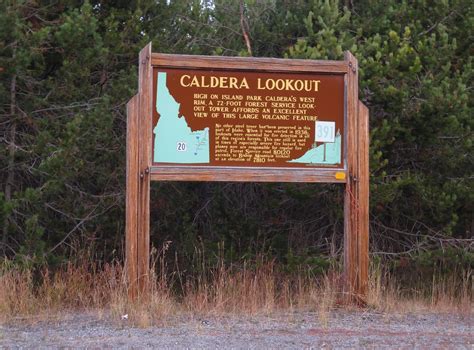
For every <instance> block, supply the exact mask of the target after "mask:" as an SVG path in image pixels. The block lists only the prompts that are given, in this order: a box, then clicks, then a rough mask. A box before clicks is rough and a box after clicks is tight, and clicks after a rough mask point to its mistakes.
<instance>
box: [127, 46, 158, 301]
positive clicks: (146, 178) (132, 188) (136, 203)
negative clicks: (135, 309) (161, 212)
mask: <svg viewBox="0 0 474 350" xmlns="http://www.w3.org/2000/svg"><path fill="white" fill-rule="evenodd" d="M152 91H153V68H152V65H151V43H150V44H148V45H147V46H145V47H144V48H143V49H142V50H141V51H140V54H139V67H138V94H137V95H136V96H135V97H133V98H132V100H130V102H129V103H128V105H127V193H126V201H127V203H126V211H127V213H126V220H127V222H126V225H125V227H126V231H127V232H126V240H127V243H126V254H125V255H126V257H125V261H126V271H127V282H128V289H129V291H128V295H129V297H130V298H131V299H136V298H137V297H140V298H144V297H147V295H148V291H149V283H150V281H149V270H150V166H151V140H152V137H151V131H152V104H153V96H152V94H153V92H152Z"/></svg>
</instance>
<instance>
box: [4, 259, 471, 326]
mask: <svg viewBox="0 0 474 350" xmlns="http://www.w3.org/2000/svg"><path fill="white" fill-rule="evenodd" d="M159 265H160V268H158V269H153V270H152V271H155V270H160V271H163V270H165V268H164V261H163V260H160V264H159ZM200 271H201V272H199V273H198V274H196V275H194V276H188V277H184V276H182V274H176V273H175V274H174V275H173V276H174V277H173V278H172V277H171V276H166V275H164V274H162V275H155V274H154V273H153V272H152V275H151V280H152V291H151V293H150V297H149V298H148V299H147V300H146V301H145V302H135V303H132V304H131V303H130V302H129V301H128V299H127V289H126V284H125V279H124V274H123V270H122V267H121V265H120V264H118V263H115V264H106V265H104V266H101V267H97V266H96V265H94V264H90V263H84V264H79V265H72V264H69V265H66V266H64V267H63V268H62V269H60V270H58V271H56V272H55V273H52V272H49V271H48V270H47V269H43V270H40V271H39V272H36V273H33V272H32V270H29V269H18V268H15V267H13V266H12V265H11V264H8V262H5V263H4V264H3V267H0V322H11V321H15V320H18V319H24V318H25V319H31V318H35V319H36V318H38V317H40V318H46V317H51V316H54V315H59V314H61V313H62V312H71V311H73V310H77V309H80V310H94V311H95V312H108V313H109V312H110V313H111V314H112V315H113V316H114V318H115V319H120V316H121V315H125V314H128V317H129V319H130V320H131V322H133V323H134V324H136V325H139V326H143V327H146V326H149V325H152V324H159V323H160V322H162V321H163V320H165V319H166V317H167V316H171V315H179V314H192V315H200V314H214V315H219V314H226V313H233V314H240V313H245V314H257V313H260V314H261V313H271V312H274V311H277V310H311V311H316V312H317V314H318V315H319V319H320V321H321V323H322V324H326V323H327V322H328V319H329V312H330V310H331V309H333V308H334V307H335V306H336V305H338V301H339V300H340V296H341V295H340V293H339V291H340V283H339V280H340V279H339V277H338V275H337V274H335V273H332V274H327V275H325V276H321V277H319V278H314V277H313V276H310V275H309V274H308V273H306V272H305V271H303V270H301V271H299V272H297V273H292V274H289V273H284V272H282V271H280V270H278V269H277V266H276V264H275V263H274V262H272V261H264V260H261V261H257V262H254V263H253V264H251V265H249V264H243V265H240V266H239V267H236V266H233V267H226V266H224V264H223V262H222V261H219V263H217V265H216V266H209V265H205V264H203V265H202V266H201V269H200ZM177 275H178V276H179V277H178V278H177V277H176V276H177ZM169 283H170V284H171V285H169ZM472 296H473V285H472V274H471V272H470V271H468V272H465V273H464V274H463V275H462V277H461V278H459V277H458V278H456V277H454V275H453V276H451V277H450V278H444V279H441V278H434V279H433V281H432V284H431V285H430V286H427V287H426V288H424V289H423V290H411V291H410V292H409V293H407V292H404V291H402V290H401V288H400V287H399V286H398V285H397V283H396V281H395V280H394V279H393V278H391V277H390V276H389V275H388V274H384V273H383V272H382V270H381V269H380V268H378V269H373V270H372V271H371V279H370V293H369V299H368V304H369V306H370V307H373V308H376V309H379V310H381V311H386V312H403V311H406V312H414V311H415V312H416V311H420V312H421V311H423V312H424V311H429V312H471V308H472Z"/></svg>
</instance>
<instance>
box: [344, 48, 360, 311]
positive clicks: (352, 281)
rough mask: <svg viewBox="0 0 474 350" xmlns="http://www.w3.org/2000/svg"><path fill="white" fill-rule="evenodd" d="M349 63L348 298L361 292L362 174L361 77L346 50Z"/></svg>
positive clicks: (346, 237) (347, 89)
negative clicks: (359, 143) (359, 212)
mask: <svg viewBox="0 0 474 350" xmlns="http://www.w3.org/2000/svg"><path fill="white" fill-rule="evenodd" d="M344 60H345V62H346V63H347V65H348V73H347V75H346V94H347V107H346V108H347V109H346V123H347V124H346V132H347V146H346V150H347V170H348V175H349V176H348V179H347V183H346V188H345V194H344V284H345V285H344V294H345V296H346V300H347V301H348V302H353V301H354V296H355V295H356V293H357V275H358V271H357V265H358V261H357V206H358V201H357V197H356V196H357V181H358V180H359V179H358V175H359V169H358V161H357V141H358V137H357V131H358V127H357V126H358V111H359V110H358V109H359V106H358V101H359V93H358V90H359V88H358V79H357V69H358V66H357V59H356V58H355V57H354V56H353V55H352V54H351V53H350V52H349V51H346V52H345V53H344Z"/></svg>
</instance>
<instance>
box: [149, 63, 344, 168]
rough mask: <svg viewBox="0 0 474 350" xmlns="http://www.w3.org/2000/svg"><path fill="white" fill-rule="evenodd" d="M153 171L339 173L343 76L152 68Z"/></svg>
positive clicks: (341, 161)
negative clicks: (204, 169) (158, 168)
mask: <svg viewBox="0 0 474 350" xmlns="http://www.w3.org/2000/svg"><path fill="white" fill-rule="evenodd" d="M153 77H154V82H153V89H154V90H153V98H154V103H153V107H154V110H153V134H152V135H153V142H152V154H153V156H152V160H153V165H154V166H166V165H181V166H193V165H200V166H206V167H235V168H237V169H235V170H236V171H238V167H252V168H260V167H276V168H288V170H289V171H292V170H293V169H292V168H306V169H308V168H317V167H319V168H334V169H340V170H344V157H343V155H344V152H343V149H344V130H345V129H344V107H345V101H344V76H343V75H342V74H339V75H335V74H331V75H324V74H297V73H268V72H258V71H242V70H241V71H213V70H210V69H206V70H203V69H201V70H196V69H193V70H189V69H165V68H159V67H155V68H154V71H153Z"/></svg>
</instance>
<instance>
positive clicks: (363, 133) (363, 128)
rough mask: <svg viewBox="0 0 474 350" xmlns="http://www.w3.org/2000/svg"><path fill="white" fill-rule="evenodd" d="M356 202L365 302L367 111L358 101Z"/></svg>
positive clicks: (361, 296) (361, 288) (360, 295)
mask: <svg viewBox="0 0 474 350" xmlns="http://www.w3.org/2000/svg"><path fill="white" fill-rule="evenodd" d="M358 107H359V115H358V117H359V121H358V132H357V134H358V142H357V145H358V152H357V154H358V170H359V174H358V181H357V183H356V187H357V197H356V198H357V202H358V213H357V214H358V218H357V255H358V256H357V259H358V263H357V265H358V276H357V295H358V299H359V301H361V302H363V303H364V302H366V300H367V292H368V290H367V289H368V278H369V276H368V275H369V176H370V175H369V174H370V172H369V110H368V108H367V107H366V106H365V105H364V104H363V103H362V102H360V101H359V106H358Z"/></svg>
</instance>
